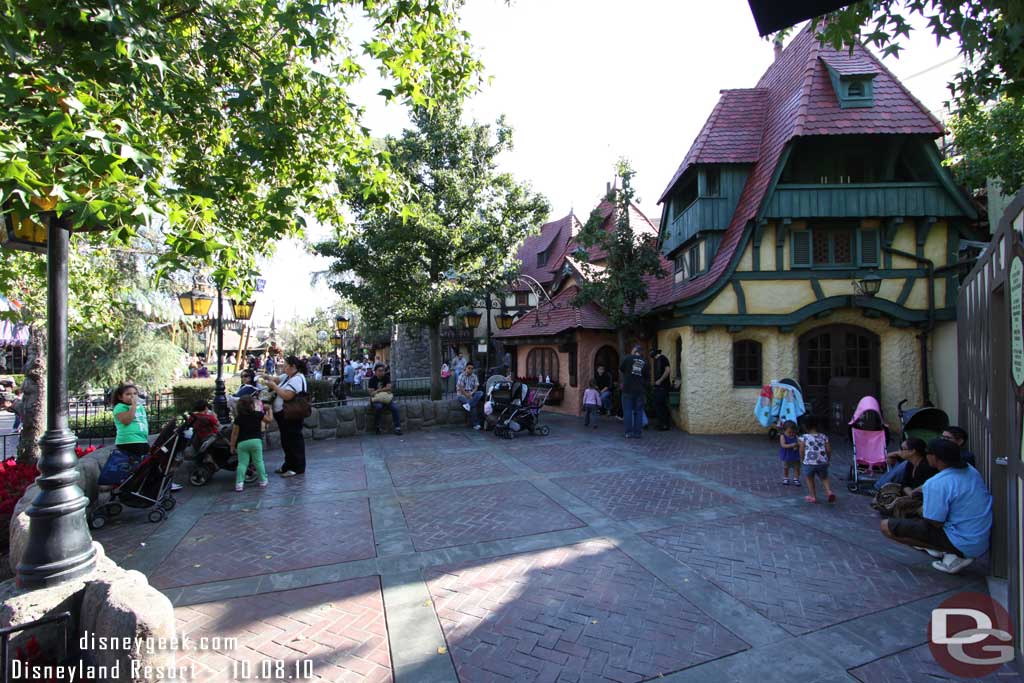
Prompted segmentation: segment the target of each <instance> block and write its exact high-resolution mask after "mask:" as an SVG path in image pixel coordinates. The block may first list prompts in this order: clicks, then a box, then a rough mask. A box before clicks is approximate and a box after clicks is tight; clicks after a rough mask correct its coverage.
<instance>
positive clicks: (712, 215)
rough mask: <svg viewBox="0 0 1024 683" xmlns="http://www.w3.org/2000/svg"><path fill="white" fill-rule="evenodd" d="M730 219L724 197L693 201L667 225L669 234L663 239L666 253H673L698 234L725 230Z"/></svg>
mask: <svg viewBox="0 0 1024 683" xmlns="http://www.w3.org/2000/svg"><path fill="white" fill-rule="evenodd" d="M731 219H732V211H731V210H730V202H729V200H728V199H726V198H725V197H701V198H699V199H695V200H694V201H693V203H692V204H690V205H689V206H688V207H686V208H685V209H684V210H683V212H682V213H681V214H679V215H678V216H676V218H675V219H674V220H673V221H672V223H671V224H670V225H669V233H668V235H666V237H665V246H666V251H673V250H674V249H675V248H676V247H678V246H679V245H680V244H682V243H684V242H686V241H687V240H688V239H690V238H691V237H693V236H694V235H696V234H697V233H698V232H701V231H704V230H725V229H726V228H727V227H729V221H730V220H731Z"/></svg>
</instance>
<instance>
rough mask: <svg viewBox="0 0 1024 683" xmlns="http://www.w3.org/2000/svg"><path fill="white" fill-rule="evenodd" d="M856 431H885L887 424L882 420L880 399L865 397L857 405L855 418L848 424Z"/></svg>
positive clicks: (854, 412) (854, 413)
mask: <svg viewBox="0 0 1024 683" xmlns="http://www.w3.org/2000/svg"><path fill="white" fill-rule="evenodd" d="M847 424H849V425H850V426H851V427H854V428H856V429H863V430H866V431H879V430H882V429H885V422H884V421H883V420H882V408H881V406H879V405H878V399H877V398H875V397H874V396H865V397H864V398H862V399H861V400H860V401H859V402H858V403H857V409H856V410H854V411H853V417H852V418H850V421H849V422H848V423H847Z"/></svg>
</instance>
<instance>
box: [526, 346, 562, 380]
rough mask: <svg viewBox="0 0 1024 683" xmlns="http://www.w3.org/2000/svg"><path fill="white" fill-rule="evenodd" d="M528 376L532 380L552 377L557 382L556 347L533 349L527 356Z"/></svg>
mask: <svg viewBox="0 0 1024 683" xmlns="http://www.w3.org/2000/svg"><path fill="white" fill-rule="evenodd" d="M526 377H527V378H528V379H531V380H533V379H536V378H538V377H551V381H552V382H554V383H557V382H558V353H557V352H556V351H555V350H554V349H546V348H539V349H532V350H531V351H530V353H528V354H527V356H526Z"/></svg>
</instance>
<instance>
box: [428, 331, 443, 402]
mask: <svg viewBox="0 0 1024 683" xmlns="http://www.w3.org/2000/svg"><path fill="white" fill-rule="evenodd" d="M427 329H428V330H429V331H430V400H432V401H440V400H441V395H442V387H441V323H440V322H432V323H430V324H428V325H427Z"/></svg>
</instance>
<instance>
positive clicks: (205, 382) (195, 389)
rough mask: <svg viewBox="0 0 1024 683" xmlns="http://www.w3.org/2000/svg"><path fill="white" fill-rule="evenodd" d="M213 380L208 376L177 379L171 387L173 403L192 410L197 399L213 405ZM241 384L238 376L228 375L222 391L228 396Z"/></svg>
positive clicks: (183, 408)
mask: <svg viewBox="0 0 1024 683" xmlns="http://www.w3.org/2000/svg"><path fill="white" fill-rule="evenodd" d="M214 382H215V381H214V380H213V379H210V378H206V377H204V378H202V379H182V380H178V381H177V382H175V383H174V385H173V386H172V387H171V396H173V397H174V405H176V406H180V407H181V408H182V410H188V411H191V410H192V406H194V405H195V404H196V403H198V402H199V401H208V402H209V403H210V405H213V392H214V390H215V388H216V387H215V386H214ZM240 384H241V379H239V378H238V377H228V378H226V379H225V380H224V387H225V389H224V391H225V392H226V393H227V394H228V396H230V395H231V394H233V393H235V392H236V391H238V387H239V385H240Z"/></svg>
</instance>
